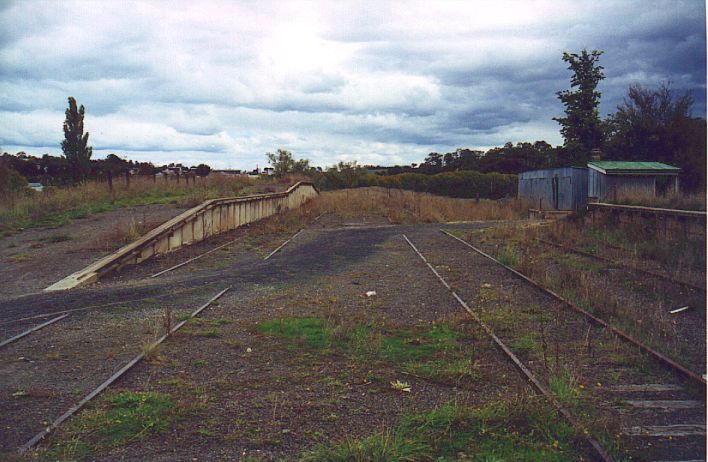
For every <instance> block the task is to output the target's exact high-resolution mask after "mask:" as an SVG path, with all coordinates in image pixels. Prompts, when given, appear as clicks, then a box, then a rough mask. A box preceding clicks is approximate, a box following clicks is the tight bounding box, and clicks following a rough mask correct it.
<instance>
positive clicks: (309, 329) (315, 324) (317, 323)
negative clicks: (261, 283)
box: [257, 317, 333, 350]
mask: <svg viewBox="0 0 708 462" xmlns="http://www.w3.org/2000/svg"><path fill="white" fill-rule="evenodd" d="M257 329H258V331H259V332H261V333H263V334H271V335H277V336H280V337H285V338H286V339H287V340H288V341H289V343H290V345H291V346H293V347H295V346H300V345H302V346H307V347H309V348H313V349H318V350H327V349H329V348H331V346H332V344H333V336H332V334H333V330H332V329H331V328H330V327H329V326H327V323H326V321H325V319H324V318H317V317H304V318H281V319H273V320H270V321H265V322H262V323H260V324H258V326H257Z"/></svg>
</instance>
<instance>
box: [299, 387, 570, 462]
mask: <svg viewBox="0 0 708 462" xmlns="http://www.w3.org/2000/svg"><path fill="white" fill-rule="evenodd" d="M574 437H575V435H574V431H573V430H572V428H571V427H569V426H568V425H567V424H565V423H564V422H562V421H561V419H560V418H559V417H558V416H557V415H556V414H555V412H554V411H553V410H552V409H551V408H549V407H548V406H547V405H546V404H544V403H543V401H541V400H518V401H514V402H509V403H494V404H490V405H487V406H485V407H482V408H471V407H467V406H462V405H456V404H454V403H448V404H445V405H443V406H441V407H439V408H437V409H434V410H432V411H429V412H425V413H420V414H412V415H407V416H404V417H403V418H402V420H401V422H400V424H399V425H398V426H397V427H395V428H393V429H391V430H388V431H382V432H377V433H374V434H371V435H367V436H365V437H363V438H356V439H355V438H348V439H346V440H344V441H339V442H330V443H325V444H320V445H318V446H316V447H315V448H314V449H312V450H311V451H309V452H307V453H305V454H303V455H302V457H301V459H300V460H301V462H318V461H329V462H345V461H346V462H350V461H351V462H359V461H361V462H363V461H367V462H384V461H386V462H390V461H401V462H402V461H407V462H413V461H430V460H435V461H437V462H445V461H453V460H462V459H464V460H468V459H469V460H474V461H507V460H508V461H512V460H513V461H539V460H543V461H549V462H552V461H573V460H578V456H579V454H577V453H575V452H574V451H573V449H572V448H573V440H574Z"/></svg>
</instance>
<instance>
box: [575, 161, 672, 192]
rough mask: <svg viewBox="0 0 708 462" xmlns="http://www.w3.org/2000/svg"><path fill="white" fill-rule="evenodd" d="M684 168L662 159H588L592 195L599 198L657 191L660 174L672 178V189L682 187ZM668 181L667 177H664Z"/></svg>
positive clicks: (589, 190)
mask: <svg viewBox="0 0 708 462" xmlns="http://www.w3.org/2000/svg"><path fill="white" fill-rule="evenodd" d="M680 171H681V169H680V168H678V167H674V166H673V165H668V164H664V163H661V162H627V161H617V160H594V161H591V162H588V196H589V197H592V198H595V199H596V200H599V201H604V200H608V199H612V200H617V198H620V197H622V196H623V195H636V194H647V195H652V196H654V195H656V193H657V178H658V177H663V178H664V179H666V178H667V177H673V178H670V180H669V181H670V182H671V183H670V189H672V190H674V191H678V174H679V172H680ZM664 183H666V181H664Z"/></svg>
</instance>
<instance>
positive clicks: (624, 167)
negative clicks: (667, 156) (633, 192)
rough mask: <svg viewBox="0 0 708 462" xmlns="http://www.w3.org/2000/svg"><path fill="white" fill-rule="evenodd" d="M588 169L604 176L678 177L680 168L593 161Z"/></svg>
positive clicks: (654, 163) (647, 163)
mask: <svg viewBox="0 0 708 462" xmlns="http://www.w3.org/2000/svg"><path fill="white" fill-rule="evenodd" d="M588 167H589V168H591V169H593V170H597V171H598V172H600V173H604V174H605V175H678V173H679V172H680V171H681V169H680V168H678V167H674V166H673V165H669V164H664V163H662V162H628V161H623V160H593V161H592V162H588Z"/></svg>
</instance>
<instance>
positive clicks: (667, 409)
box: [411, 233, 706, 461]
mask: <svg viewBox="0 0 708 462" xmlns="http://www.w3.org/2000/svg"><path fill="white" fill-rule="evenodd" d="M411 239H412V242H411V246H414V248H417V249H419V250H418V251H419V252H420V255H421V258H423V259H424V261H425V262H426V263H428V265H429V266H430V267H431V270H433V272H435V273H436V276H437V278H438V279H439V280H440V282H441V284H442V285H444V286H445V287H446V288H447V289H448V290H449V291H451V292H452V295H453V298H455V299H456V300H457V302H458V303H459V304H460V305H462V306H463V307H464V308H465V310H466V311H468V312H470V314H471V315H472V316H473V318H475V319H476V320H477V321H478V322H479V323H480V324H481V325H482V327H483V329H484V330H485V331H486V332H487V334H488V335H490V336H491V337H492V338H493V339H495V342H496V343H497V345H498V346H499V347H500V349H501V350H503V351H504V353H505V354H506V355H507V356H508V357H509V358H510V360H511V361H513V362H514V363H515V364H516V365H517V367H519V368H520V369H521V370H522V371H524V369H523V368H526V369H527V370H528V371H529V372H530V374H532V375H533V376H535V377H536V379H532V378H531V377H529V374H527V373H526V372H525V371H524V374H525V375H526V376H527V378H528V379H529V381H531V382H532V383H534V385H536V383H535V381H538V382H539V384H540V387H539V386H536V388H537V389H539V391H540V392H541V393H542V394H544V395H545V394H546V393H544V389H545V391H546V392H550V394H551V399H550V401H551V402H552V403H553V402H554V401H555V404H559V405H560V406H559V412H560V413H561V414H562V415H563V416H565V417H566V418H567V419H568V420H569V421H570V422H571V423H573V422H574V426H576V428H581V429H582V430H581V434H582V432H584V431H588V432H589V433H590V434H592V435H595V436H596V437H597V438H596V439H594V442H595V443H597V445H599V448H598V447H597V445H596V444H594V443H593V440H592V439H591V440H590V444H591V446H593V448H594V449H595V453H596V454H597V457H598V458H599V459H601V460H613V459H612V456H614V457H616V458H618V459H621V458H625V457H628V458H630V457H631V458H633V459H634V460H662V461H669V460H703V458H704V457H705V450H706V447H705V434H706V426H705V419H706V411H705V407H706V400H705V378H703V377H701V376H700V375H698V374H695V372H693V371H688V370H685V368H683V369H682V368H681V367H679V368H674V367H673V365H668V364H669V363H667V362H665V361H664V360H663V359H660V357H657V356H655V355H652V354H651V353H649V351H648V347H646V346H645V347H644V348H640V346H639V345H638V344H637V343H625V342H624V340H626V339H623V341H621V342H620V341H618V340H617V339H618V338H621V337H618V336H617V332H616V330H615V329H613V328H612V326H609V325H607V324H606V323H602V322H600V323H598V322H597V320H595V319H591V318H589V317H587V316H586V315H585V314H583V313H581V312H579V311H575V310H569V309H568V308H567V306H564V305H565V304H564V302H561V301H560V300H558V299H557V298H555V297H553V295H552V293H548V292H542V291H539V290H538V289H539V287H537V286H533V289H532V290H531V294H529V289H530V288H531V287H532V285H531V284H530V281H529V280H528V279H527V278H520V277H518V276H519V274H515V275H514V276H512V275H511V274H510V273H509V271H510V270H511V269H510V268H508V267H502V266H501V265H500V264H499V263H498V262H496V260H494V259H492V258H491V257H489V256H488V255H486V254H484V253H483V252H481V251H479V249H475V250H473V249H472V248H471V245H469V244H468V243H465V245H466V246H465V247H463V246H462V242H464V241H462V242H457V243H455V241H453V240H452V239H451V238H449V237H446V236H444V235H443V234H441V233H438V235H437V236H435V235H432V234H430V233H427V234H425V233H419V235H418V236H414V235H412V236H411ZM442 240H444V241H446V242H442ZM450 244H454V245H455V246H457V247H455V246H451V245H450ZM463 249H467V251H464V250H463ZM461 250H462V251H461ZM504 273H505V274H506V275H507V276H504ZM492 275H495V277H499V278H501V280H502V281H504V282H502V284H501V286H500V287H495V286H491V285H489V284H488V283H486V282H484V281H485V280H486V278H491V277H492ZM492 291H495V292H496V293H494V294H492ZM534 292H535V293H534ZM507 295H508V297H507ZM470 306H472V307H474V308H470ZM531 307H533V309H531ZM588 314H589V313H588ZM485 326H486V327H485ZM502 345H503V346H502ZM667 359H668V358H667ZM659 362H661V367H659ZM666 367H669V369H670V370H667V369H666ZM581 386H582V387H581ZM568 389H572V390H574V391H573V392H572V393H570V395H568ZM568 417H570V418H568ZM608 435H611V437H610V436H608ZM615 435H618V436H615ZM603 451H604V452H603ZM625 451H626V452H625ZM610 454H612V456H610Z"/></svg>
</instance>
